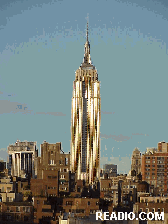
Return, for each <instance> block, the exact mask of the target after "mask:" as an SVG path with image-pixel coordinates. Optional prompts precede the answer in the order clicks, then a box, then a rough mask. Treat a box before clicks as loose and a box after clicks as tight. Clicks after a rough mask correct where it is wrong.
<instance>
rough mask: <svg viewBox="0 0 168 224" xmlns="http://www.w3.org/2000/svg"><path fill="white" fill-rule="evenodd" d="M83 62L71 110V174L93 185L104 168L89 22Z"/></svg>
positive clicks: (99, 101)
mask: <svg viewBox="0 0 168 224" xmlns="http://www.w3.org/2000/svg"><path fill="white" fill-rule="evenodd" d="M86 37H87V39H86V43H85V49H84V50H85V53H84V59H83V63H82V64H81V66H80V67H79V69H77V71H76V74H75V81H74V82H73V97H72V111H71V116H72V117H71V171H72V172H76V173H77V179H83V180H85V181H86V182H87V183H92V182H93V181H95V179H96V178H99V166H100V118H101V114H100V107H101V99H100V82H99V81H98V74H97V70H96V69H95V66H93V65H92V63H91V57H90V44H89V41H88V23H87V32H86Z"/></svg>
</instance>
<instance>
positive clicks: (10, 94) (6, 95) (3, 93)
mask: <svg viewBox="0 0 168 224" xmlns="http://www.w3.org/2000/svg"><path fill="white" fill-rule="evenodd" d="M0 94H2V95H3V97H8V96H16V94H13V93H7V92H1V91H0Z"/></svg>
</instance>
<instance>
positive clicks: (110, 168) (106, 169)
mask: <svg viewBox="0 0 168 224" xmlns="http://www.w3.org/2000/svg"><path fill="white" fill-rule="evenodd" d="M105 173H107V174H108V177H109V178H110V177H116V176H117V165H114V164H105V165H103V174H105Z"/></svg>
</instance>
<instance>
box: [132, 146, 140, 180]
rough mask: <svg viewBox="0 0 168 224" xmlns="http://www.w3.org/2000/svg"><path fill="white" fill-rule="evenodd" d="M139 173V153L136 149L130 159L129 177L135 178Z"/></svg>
mask: <svg viewBox="0 0 168 224" xmlns="http://www.w3.org/2000/svg"><path fill="white" fill-rule="evenodd" d="M139 173H141V153H140V151H139V149H138V148H135V149H134V151H133V153H132V159H131V175H132V176H136V175H138V174H139Z"/></svg>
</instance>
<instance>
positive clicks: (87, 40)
mask: <svg viewBox="0 0 168 224" xmlns="http://www.w3.org/2000/svg"><path fill="white" fill-rule="evenodd" d="M86 41H88V21H87V30H86Z"/></svg>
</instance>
